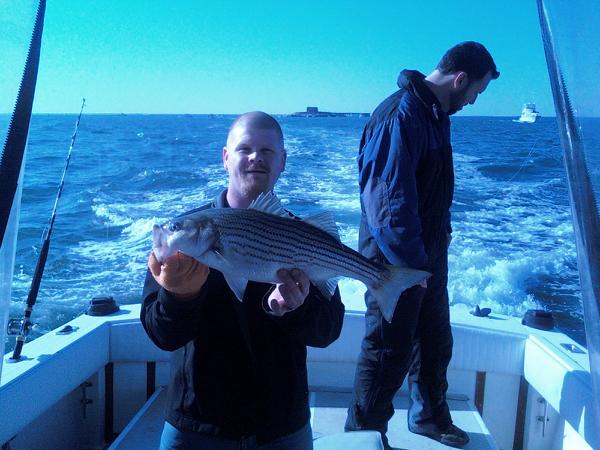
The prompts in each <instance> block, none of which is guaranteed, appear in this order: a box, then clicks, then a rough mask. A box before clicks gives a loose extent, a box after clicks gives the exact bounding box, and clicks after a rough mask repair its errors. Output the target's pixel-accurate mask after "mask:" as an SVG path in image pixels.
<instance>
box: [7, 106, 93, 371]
mask: <svg viewBox="0 0 600 450" xmlns="http://www.w3.org/2000/svg"><path fill="white" fill-rule="evenodd" d="M84 106H85V98H84V99H83V101H82V102H81V109H80V110H79V116H77V122H75V131H74V132H73V135H72V136H71V145H69V152H68V154H67V160H66V162H65V168H64V170H63V173H62V178H61V180H60V184H59V185H58V193H57V194H56V199H55V200H54V208H53V209H52V215H51V216H50V222H49V224H48V228H46V229H45V230H44V232H43V233H42V241H43V244H42V249H41V251H40V255H39V257H38V260H37V264H36V266H35V272H34V273H33V279H32V280H31V287H30V288H29V294H28V295H27V307H26V308H25V312H24V313H23V319H21V320H20V321H16V322H20V329H19V331H18V333H17V341H16V345H15V349H14V351H13V354H12V356H11V357H10V359H14V360H18V359H20V358H21V351H22V350H23V344H25V340H26V339H27V335H28V334H29V332H30V331H31V327H32V326H33V324H32V323H31V313H32V312H33V306H34V305H35V302H36V300H37V295H38V291H39V290H40V283H41V281H42V275H43V274H44V267H45V266H46V259H47V258H48V250H49V249H50V236H51V234H52V229H53V228H54V220H55V219H56V210H57V207H58V200H59V199H60V196H61V194H62V190H63V187H64V185H65V175H66V174H67V169H68V168H69V162H70V161H71V153H72V152H73V146H74V145H75V138H76V137H77V130H78V129H79V121H80V120H81V114H82V113H83V107H84ZM11 322H13V324H12V326H11V324H10V323H9V328H12V327H16V326H15V324H14V321H11Z"/></svg>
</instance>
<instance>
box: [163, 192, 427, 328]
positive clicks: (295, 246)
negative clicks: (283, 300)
mask: <svg viewBox="0 0 600 450" xmlns="http://www.w3.org/2000/svg"><path fill="white" fill-rule="evenodd" d="M153 251H154V254H155V256H156V258H157V259H158V260H159V261H164V260H165V259H166V258H168V257H169V256H171V255H173V254H175V253H176V252H177V251H179V252H181V253H184V254H186V255H189V256H191V257H193V258H196V259H197V260H198V261H200V262H201V263H203V264H205V265H207V266H209V267H212V268H214V269H216V270H218V271H220V272H221V273H223V276H224V277H225V280H226V281H227V284H228V285H229V287H230V288H231V290H232V291H233V292H234V293H235V295H236V297H237V298H238V299H239V300H240V301H241V300H242V298H243V296H244V292H245V290H246V285H247V283H248V280H252V281H258V282H264V283H278V282H279V281H278V277H277V271H278V270H279V269H288V270H291V269H293V268H297V269H300V270H302V271H304V272H305V273H306V275H307V276H308V278H309V279H310V280H311V282H312V283H313V284H314V285H315V286H317V288H319V290H320V291H321V292H322V293H323V295H325V297H326V298H331V296H332V295H333V293H334V291H335V289H336V287H337V282H338V280H339V279H340V278H341V277H348V278H353V279H355V280H359V281H361V282H362V283H364V284H365V285H366V286H367V287H368V288H369V289H370V291H371V293H372V294H373V296H374V297H375V298H376V299H377V302H378V304H379V307H380V309H381V311H382V314H383V316H384V317H385V318H386V320H388V321H391V319H392V316H393V314H394V310H395V309H396V304H397V303H398V299H399V297H400V294H401V293H402V291H404V290H405V289H408V288H409V287H411V286H414V285H416V284H418V283H420V282H421V281H422V280H424V279H426V278H427V277H429V276H430V274H429V273H428V272H424V271H421V270H415V269H410V268H403V267H396V266H391V265H387V266H384V265H382V264H379V263H377V262H374V261H371V260H370V259H368V258H365V257H364V256H363V255H361V254H360V253H358V252H357V251H355V250H353V249H351V248H350V247H348V246H346V245H344V244H342V242H341V241H340V238H339V234H338V230H337V226H336V224H335V220H334V219H333V216H332V214H331V213H329V212H324V213H320V214H317V215H315V216H312V217H308V218H305V219H302V220H301V219H298V218H295V217H293V216H292V215H291V214H290V213H288V212H287V211H286V210H285V209H283V207H282V206H281V203H280V202H279V199H278V198H277V197H276V196H275V194H274V193H272V192H269V193H263V194H260V196H259V197H258V198H257V199H256V200H255V201H254V202H252V204H250V206H249V207H248V208H247V209H241V208H209V209H205V210H201V211H197V212H194V213H191V214H187V215H183V216H180V217H177V218H176V219H173V220H171V221H169V222H167V223H165V224H163V225H154V228H153Z"/></svg>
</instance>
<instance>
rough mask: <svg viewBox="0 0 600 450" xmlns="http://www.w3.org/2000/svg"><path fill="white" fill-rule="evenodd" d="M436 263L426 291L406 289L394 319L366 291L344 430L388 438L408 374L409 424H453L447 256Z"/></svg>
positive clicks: (416, 427)
mask: <svg viewBox="0 0 600 450" xmlns="http://www.w3.org/2000/svg"><path fill="white" fill-rule="evenodd" d="M433 267H434V269H433V271H432V274H433V275H432V276H431V278H429V279H428V280H427V288H426V289H424V288H422V287H420V286H414V287H412V288H410V289H408V290H406V291H405V292H403V293H402V295H401V296H400V301H399V302H398V306H397V307H396V311H395V312H394V316H393V318H392V321H391V322H390V323H388V322H387V321H386V320H385V319H384V318H383V316H382V315H381V312H380V310H379V308H378V306H377V303H376V301H375V300H374V299H373V297H372V296H371V295H370V294H369V292H367V293H366V294H365V299H366V302H367V311H366V313H365V326H366V331H365V337H364V338H363V341H362V347H361V352H360V355H359V358H358V365H357V367H356V374H355V378H354V395H353V399H352V403H351V405H350V408H349V409H348V418H347V420H346V426H345V429H346V431H353V430H377V431H379V432H380V433H381V435H382V439H383V440H384V442H387V439H386V437H385V434H386V432H387V424H388V421H389V420H390V418H391V417H392V415H393V414H394V407H393V405H392V399H393V397H394V395H395V394H396V392H397V391H398V389H400V386H401V385H402V382H403V381H404V378H405V377H406V375H407V373H410V375H409V391H410V406H409V411H408V423H409V426H410V428H411V429H412V430H413V431H427V430H430V429H436V428H441V429H444V428H446V427H447V426H448V425H450V424H451V423H452V419H451V418H450V411H449V409H448V405H447V403H446V391H447V389H448V382H447V380H446V371H447V368H448V364H449V362H450V358H451V357H452V333H451V330H450V315H449V306H448V291H447V283H448V257H447V254H446V253H444V254H443V255H441V256H440V257H439V258H438V259H437V260H436V261H435V263H434V264H433Z"/></svg>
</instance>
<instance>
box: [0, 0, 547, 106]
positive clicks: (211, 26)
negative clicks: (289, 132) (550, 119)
mask: <svg viewBox="0 0 600 450" xmlns="http://www.w3.org/2000/svg"><path fill="white" fill-rule="evenodd" d="M35 3H36V2H34V1H32V0H4V1H2V2H1V3H0V52H2V53H3V54H5V55H6V56H5V58H4V59H5V61H8V64H6V65H5V66H4V68H2V69H1V71H0V72H5V73H4V74H0V99H3V100H0V112H3V113H6V112H10V111H11V110H12V102H13V101H14V95H15V94H14V93H13V91H14V89H15V88H14V86H15V83H14V82H11V80H12V79H11V76H12V77H14V78H15V79H17V78H20V69H19V71H16V70H13V69H14V67H15V66H17V67H20V66H22V62H21V63H20V64H19V58H21V59H22V58H24V56H23V55H24V51H23V49H24V48H25V49H26V46H27V43H28V33H30V30H29V29H27V28H26V27H24V26H23V25H22V24H23V23H26V22H25V21H23V19H22V18H19V17H18V14H23V15H25V16H27V14H29V15H31V12H32V11H33V8H34V6H33V5H35ZM23 5H25V6H23ZM27 5H29V6H27ZM17 10H18V11H17ZM17 12H18V14H17ZM538 23H539V22H538V15H537V9H536V2H535V1H534V0H527V1H525V0H505V1H499V0H494V1H490V2H472V1H463V0H454V1H452V2H447V1H437V0H434V1H429V2H417V1H398V0H391V1H384V0H381V1H379V0H369V1H352V0H349V1H341V0H327V1H322V0H315V1H312V0H311V1H301V0H298V1H286V0H278V1H270V0H264V1H251V0H246V1H237V0H221V1H218V2H215V1H205V0H195V1H187V0H180V1H174V0H173V1H154V0H145V1H141V0H128V1H120V0H119V1H117V0H114V1H110V0H96V1H72V0H48V4H47V10H46V18H45V26H44V35H43V42H42V57H41V61H40V69H39V74H38V85H37V91H36V97H35V103H34V112H37V113H75V112H78V110H79V107H80V104H81V99H82V97H85V98H86V102H87V106H86V112H87V113H152V114H154V113H192V114H193V113H199V114H201V113H216V114H219V113H220V114H224V113H232V114H234V113H241V112H244V111H250V110H264V111H266V112H269V113H272V114H278V113H283V114H285V113H291V112H295V111H303V110H305V108H306V106H317V107H319V108H320V109H321V110H324V111H337V112H371V111H372V110H373V109H374V108H375V107H376V106H377V104H378V103H379V102H380V101H381V100H382V99H383V98H385V97H386V96H387V95H389V94H390V93H391V92H393V91H394V90H396V78H397V75H398V73H399V71H400V70H402V69H404V68H410V69H417V70H420V71H422V72H424V73H429V72H430V71H431V70H432V69H433V68H434V67H435V66H436V64H437V62H438V61H439V59H440V57H441V56H442V54H443V53H444V52H445V50H446V49H448V48H449V47H451V46H453V45H454V44H456V43H458V42H460V41H464V40H476V41H479V42H481V43H483V44H484V45H485V46H486V47H487V48H488V50H489V51H490V53H491V54H492V56H493V57H494V60H495V62H496V65H497V67H498V69H499V71H500V72H501V75H500V78H499V79H498V80H495V81H492V83H490V86H489V88H488V90H487V91H486V92H485V93H484V94H483V95H482V96H480V98H479V99H478V101H477V103H476V104H475V105H473V106H471V107H467V108H465V110H463V111H462V112H460V113H459V114H461V115H492V116H497V115H500V116H518V115H519V113H520V110H521V107H522V105H523V103H525V102H535V103H536V104H537V106H538V110H539V111H540V112H541V114H542V115H547V116H550V115H554V108H553V102H552V97H551V91H550V85H549V80H548V72H547V68H546V62H545V58H544V53H543V47H542V40H541V35H540V31H539V25H538ZM11 58H12V60H11ZM11 61H14V62H13V63H12V64H11V63H10V62H11ZM7 67H10V68H11V70H7ZM7 72H13V73H12V75H10V74H7ZM17 84H18V82H17ZM9 100H11V101H9Z"/></svg>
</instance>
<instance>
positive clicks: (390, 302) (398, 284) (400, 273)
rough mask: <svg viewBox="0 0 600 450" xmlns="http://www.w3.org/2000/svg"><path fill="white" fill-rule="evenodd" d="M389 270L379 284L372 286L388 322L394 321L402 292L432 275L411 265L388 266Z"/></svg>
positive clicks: (371, 288) (371, 289)
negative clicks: (412, 267)
mask: <svg viewBox="0 0 600 450" xmlns="http://www.w3.org/2000/svg"><path fill="white" fill-rule="evenodd" d="M386 268H387V270H388V272H387V274H386V276H385V277H384V278H383V279H382V280H381V281H380V282H379V283H378V285H377V286H370V291H371V294H373V297H375V299H376V300H377V304H378V305H379V309H380V310H381V313H382V314H383V317H384V318H385V320H387V321H388V322H391V321H392V317H393V316H394V311H395V310H396V305H397V304H398V300H399V299H400V294H402V292H404V291H405V290H406V289H408V288H410V287H412V286H414V285H416V284H419V283H420V282H421V281H423V280H426V279H427V278H429V277H430V276H431V274H430V273H429V272H425V271H424V270H417V269H411V268H409V267H398V266H390V265H388V266H386Z"/></svg>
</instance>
